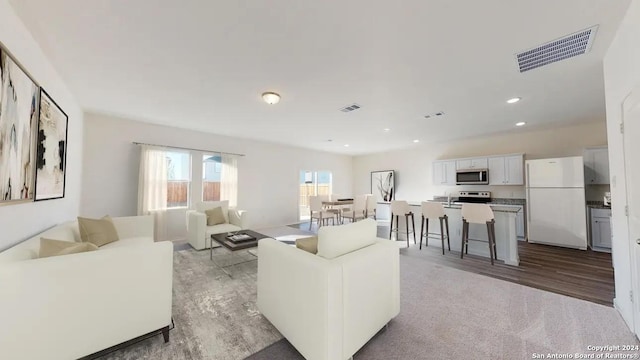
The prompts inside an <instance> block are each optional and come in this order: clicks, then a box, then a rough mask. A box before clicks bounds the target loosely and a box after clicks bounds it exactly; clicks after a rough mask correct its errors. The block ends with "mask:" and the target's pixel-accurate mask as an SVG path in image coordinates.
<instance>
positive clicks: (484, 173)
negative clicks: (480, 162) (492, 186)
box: [456, 169, 489, 185]
mask: <svg viewBox="0 0 640 360" xmlns="http://www.w3.org/2000/svg"><path fill="white" fill-rule="evenodd" d="M488 184H489V170H487V169H464V170H463V169H461V170H456V185H488Z"/></svg>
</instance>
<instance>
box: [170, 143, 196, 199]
mask: <svg viewBox="0 0 640 360" xmlns="http://www.w3.org/2000/svg"><path fill="white" fill-rule="evenodd" d="M166 154H167V208H176V207H188V206H189V193H190V187H191V155H190V154H189V153H186V152H167V153H166Z"/></svg>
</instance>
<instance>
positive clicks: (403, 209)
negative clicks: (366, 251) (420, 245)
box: [389, 200, 417, 247]
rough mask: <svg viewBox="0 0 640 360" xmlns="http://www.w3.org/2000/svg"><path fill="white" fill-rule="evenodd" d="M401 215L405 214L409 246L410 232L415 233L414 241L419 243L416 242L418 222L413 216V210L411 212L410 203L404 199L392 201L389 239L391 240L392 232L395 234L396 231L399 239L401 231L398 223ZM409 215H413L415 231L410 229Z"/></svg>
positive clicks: (412, 220) (412, 221)
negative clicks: (394, 221) (394, 226)
mask: <svg viewBox="0 0 640 360" xmlns="http://www.w3.org/2000/svg"><path fill="white" fill-rule="evenodd" d="M394 214H395V217H396V228H395V230H394V229H393V216H394ZM400 215H404V217H405V220H406V225H407V232H406V233H405V234H406V235H407V247H409V234H411V233H413V243H414V244H417V242H416V222H415V220H414V218H413V212H411V209H409V203H407V202H406V201H404V200H393V201H391V224H390V226H389V228H390V229H389V240H391V234H393V232H394V231H395V232H396V240H397V239H398V235H399V234H400V233H401V231H400V229H399V225H398V221H399V219H400ZM409 217H411V223H412V224H413V231H411V232H410V231H409Z"/></svg>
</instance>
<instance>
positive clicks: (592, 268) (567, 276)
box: [294, 223, 615, 306]
mask: <svg viewBox="0 0 640 360" xmlns="http://www.w3.org/2000/svg"><path fill="white" fill-rule="evenodd" d="M294 227H299V228H301V229H304V230H308V229H309V223H302V224H299V225H294ZM315 230H316V229H315V226H313V228H312V231H315ZM378 236H380V237H383V238H388V236H389V227H388V226H378ZM451 241H459V239H456V238H454V237H452V238H451ZM400 243H404V244H406V241H403V242H399V244H400ZM518 243H519V244H518V253H519V256H520V266H510V265H505V264H503V263H502V262H500V261H498V262H497V263H496V264H495V265H493V266H491V263H490V262H489V260H488V259H487V258H483V257H478V256H473V255H465V257H464V259H460V253H459V252H453V251H452V252H448V251H447V252H446V254H445V255H442V250H441V248H439V247H435V246H429V247H423V248H422V250H419V249H418V247H417V246H416V245H414V244H413V241H411V247H410V248H409V249H407V248H406V247H405V248H404V249H401V253H402V254H403V255H406V256H412V257H420V258H424V259H427V260H428V261H431V262H434V263H437V264H440V265H444V266H449V267H453V268H456V269H460V270H464V271H470V272H474V273H476V274H482V275H486V276H490V277H493V278H496V279H501V280H506V281H511V282H514V283H518V284H521V285H525V286H530V287H534V288H537V289H541V290H546V291H551V292H554V293H557V294H562V295H567V296H571V297H574V298H578V299H583V300H587V301H591V302H594V303H598V304H602V305H606V306H613V298H614V296H615V289H614V280H613V267H612V265H611V254H608V253H601V252H595V251H591V250H587V251H583V250H574V249H567V248H561V247H556V246H548V245H541V244H530V243H527V242H523V241H519V242H518Z"/></svg>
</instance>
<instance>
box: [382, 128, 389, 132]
mask: <svg viewBox="0 0 640 360" xmlns="http://www.w3.org/2000/svg"><path fill="white" fill-rule="evenodd" d="M382 130H383V131H384V132H389V131H391V129H389V128H384V129H382Z"/></svg>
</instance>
